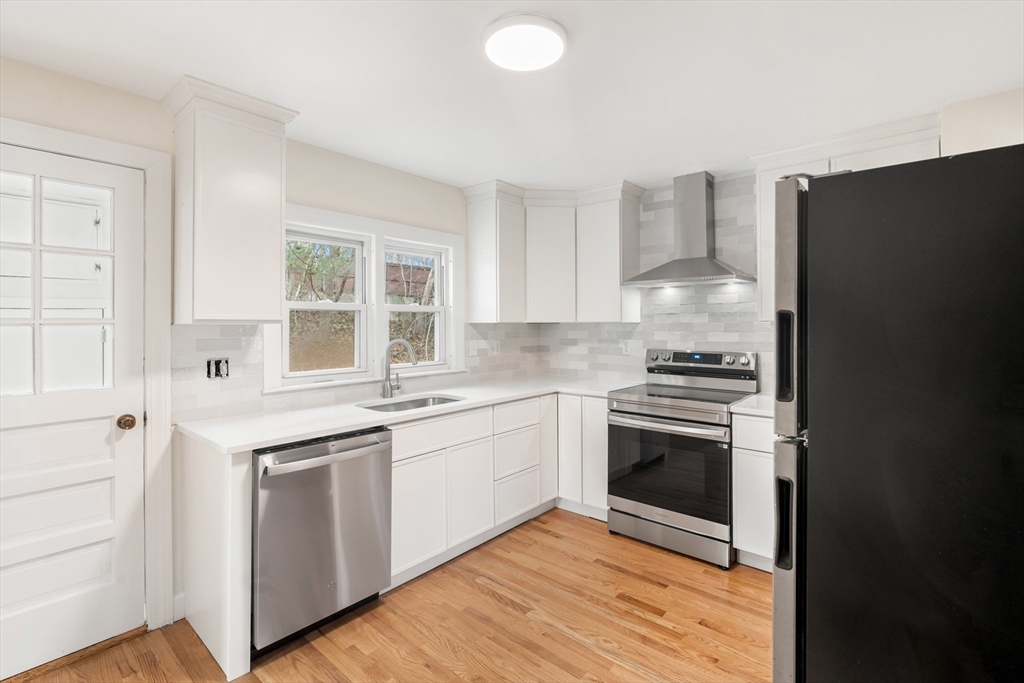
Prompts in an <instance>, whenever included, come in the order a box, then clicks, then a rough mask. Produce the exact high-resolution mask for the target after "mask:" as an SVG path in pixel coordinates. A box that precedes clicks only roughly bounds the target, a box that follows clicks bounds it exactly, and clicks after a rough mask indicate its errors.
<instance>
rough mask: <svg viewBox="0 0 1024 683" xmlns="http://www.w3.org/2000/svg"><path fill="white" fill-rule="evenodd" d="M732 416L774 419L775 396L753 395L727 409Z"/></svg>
mask: <svg viewBox="0 0 1024 683" xmlns="http://www.w3.org/2000/svg"><path fill="white" fill-rule="evenodd" d="M729 411H730V412H732V414H733V415H750V416H751V417H767V418H773V417H775V396H774V395H773V394H754V395H752V396H748V397H746V398H745V399H743V400H742V401H740V402H739V403H734V404H732V406H730V407H729Z"/></svg>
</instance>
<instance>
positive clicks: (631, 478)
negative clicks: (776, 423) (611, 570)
mask: <svg viewBox="0 0 1024 683" xmlns="http://www.w3.org/2000/svg"><path fill="white" fill-rule="evenodd" d="M754 393H757V354H756V353H731V352H730V353H724V352H717V351H716V352H705V351H671V350H668V349H650V350H648V352H647V382H646V383H645V384H639V385H637V386H634V387H629V388H626V389H620V390H618V391H613V392H611V393H609V394H608V409H609V413H608V507H609V508H611V509H610V510H609V511H608V530H609V531H612V532H614V533H620V534H624V535H626V536H631V537H633V538H637V539H639V540H641V541H646V542H648V543H652V544H654V545H658V546H661V547H663V548H668V549H669V550H674V551H676V552H680V553H684V554H686V555H692V556H693V557H697V558H699V559H702V560H706V561H708V562H713V563H715V564H717V565H719V566H720V567H722V568H723V569H728V568H729V566H730V564H731V563H732V555H733V553H732V528H731V521H732V500H731V488H732V486H731V480H732V428H731V426H730V422H731V419H730V413H729V406H731V405H732V404H733V403H736V402H738V401H742V400H743V399H744V398H746V397H747V396H749V395H751V394H754Z"/></svg>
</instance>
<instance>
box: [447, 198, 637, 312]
mask: <svg viewBox="0 0 1024 683" xmlns="http://www.w3.org/2000/svg"><path fill="white" fill-rule="evenodd" d="M464 191H465V193H466V201H467V207H466V218H467V224H468V235H467V238H468V239H467V242H468V252H469V322H471V323H485V322H486V323H494V322H537V323H545V322H547V323H559V322H576V321H580V322H639V321H640V290H639V289H636V288H624V287H622V286H621V282H622V280H624V279H626V278H628V277H632V276H633V275H636V274H637V273H638V272H639V271H640V203H639V201H640V197H641V196H642V195H643V192H644V190H643V189H642V188H639V187H637V186H635V185H632V184H630V183H626V182H620V183H615V184H614V185H610V186H607V187H602V188H597V189H595V190H588V191H581V192H576V191H562V190H523V189H521V188H518V187H515V186H514V185H509V184H508V183H503V182H501V181H492V182H489V183H484V184H482V185H476V186H473V187H469V188H466V189H465V190H464Z"/></svg>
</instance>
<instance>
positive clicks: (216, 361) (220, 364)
mask: <svg viewBox="0 0 1024 683" xmlns="http://www.w3.org/2000/svg"><path fill="white" fill-rule="evenodd" d="M227 376H228V359H227V358H210V359H209V360H207V361H206V377H207V379H223V378H224V377H227Z"/></svg>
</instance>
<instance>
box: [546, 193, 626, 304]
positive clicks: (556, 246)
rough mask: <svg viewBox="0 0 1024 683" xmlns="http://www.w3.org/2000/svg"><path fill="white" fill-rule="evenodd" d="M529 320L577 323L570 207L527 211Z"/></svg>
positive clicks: (573, 215)
mask: <svg viewBox="0 0 1024 683" xmlns="http://www.w3.org/2000/svg"><path fill="white" fill-rule="evenodd" d="M617 268H618V266H616V269H617ZM616 272H617V270H616ZM526 320H527V322H532V323H565V322H573V321H575V320H576V209H575V208H573V207H571V206H569V207H566V206H531V207H529V208H528V209H527V210H526Z"/></svg>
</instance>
